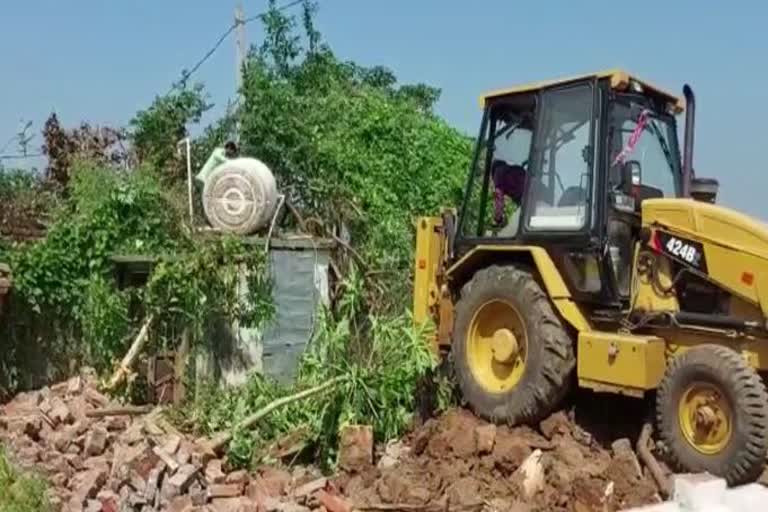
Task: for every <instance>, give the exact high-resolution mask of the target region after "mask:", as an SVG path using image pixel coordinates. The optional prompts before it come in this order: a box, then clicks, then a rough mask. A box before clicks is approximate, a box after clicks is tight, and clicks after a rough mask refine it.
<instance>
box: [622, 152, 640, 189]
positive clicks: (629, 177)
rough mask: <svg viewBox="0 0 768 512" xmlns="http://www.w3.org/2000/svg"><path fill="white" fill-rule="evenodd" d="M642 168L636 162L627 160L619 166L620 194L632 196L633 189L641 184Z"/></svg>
mask: <svg viewBox="0 0 768 512" xmlns="http://www.w3.org/2000/svg"><path fill="white" fill-rule="evenodd" d="M642 175H643V172H642V168H641V166H640V162H638V161H637V160H627V161H626V162H624V165H622V166H621V184H620V188H621V192H622V193H624V194H626V195H628V196H629V195H632V189H633V187H635V186H637V185H640V183H641V182H642Z"/></svg>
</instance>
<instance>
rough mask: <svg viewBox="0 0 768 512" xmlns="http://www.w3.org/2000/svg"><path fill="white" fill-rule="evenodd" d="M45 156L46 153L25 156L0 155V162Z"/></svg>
mask: <svg viewBox="0 0 768 512" xmlns="http://www.w3.org/2000/svg"><path fill="white" fill-rule="evenodd" d="M41 156H45V153H27V154H25V155H0V160H26V159H27V158H38V157H41Z"/></svg>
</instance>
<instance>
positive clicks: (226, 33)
mask: <svg viewBox="0 0 768 512" xmlns="http://www.w3.org/2000/svg"><path fill="white" fill-rule="evenodd" d="M303 2H304V0H293V1H292V2H288V3H287V4H285V5H281V6H280V7H277V8H276V11H278V12H281V11H285V10H287V9H290V8H291V7H295V6H297V5H299V4H301V3H303ZM269 12H270V11H264V12H262V13H260V14H257V15H255V16H251V17H249V18H246V19H245V20H243V21H242V23H243V25H247V24H248V23H251V22H252V21H256V20H258V19H260V18H261V17H262V16H264V15H265V14H268V13H269ZM238 24H239V22H235V23H233V24H232V25H230V27H229V28H228V29H227V30H226V31H224V33H223V34H221V36H219V39H218V40H217V41H216V43H215V44H214V45H213V46H212V47H211V49H210V50H208V51H207V52H205V55H203V56H202V58H200V60H198V61H197V62H196V63H195V65H194V66H192V67H191V68H190V69H189V71H186V72H184V73H183V75H182V77H181V80H179V82H177V83H176V84H174V85H173V86H172V87H171V90H170V91H168V92H169V93H170V92H173V90H174V89H176V88H177V87H179V86H180V85H181V84H184V83H185V82H186V81H187V80H189V78H190V77H191V76H192V75H193V74H194V73H195V72H196V71H197V70H198V69H200V66H202V65H203V64H205V61H207V60H208V59H210V58H211V56H212V55H213V54H214V53H216V50H218V49H219V47H220V46H221V45H222V44H224V41H225V40H226V39H227V37H229V35H230V34H232V32H234V31H235V29H236V28H237V26H238Z"/></svg>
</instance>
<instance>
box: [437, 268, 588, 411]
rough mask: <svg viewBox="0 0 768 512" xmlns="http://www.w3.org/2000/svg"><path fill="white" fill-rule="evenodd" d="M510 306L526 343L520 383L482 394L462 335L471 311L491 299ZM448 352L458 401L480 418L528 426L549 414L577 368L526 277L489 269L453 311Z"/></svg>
mask: <svg viewBox="0 0 768 512" xmlns="http://www.w3.org/2000/svg"><path fill="white" fill-rule="evenodd" d="M496 298H498V299H503V300H505V301H508V302H509V303H511V304H512V305H513V306H514V307H515V308H516V309H517V310H518V311H519V312H520V315H521V316H522V317H523V322H524V324H525V331H526V336H527V340H528V348H527V358H526V367H525V370H524V372H523V374H522V376H521V378H520V382H519V383H518V384H517V385H516V386H515V387H514V388H512V389H510V390H508V391H506V392H503V393H492V392H489V391H487V390H486V389H484V388H483V387H482V386H481V385H480V384H479V383H478V382H477V381H476V380H475V378H474V376H473V374H472V371H471V370H470V367H469V363H468V360H467V350H466V344H467V339H466V338H467V336H466V335H467V331H468V328H469V324H470V322H471V321H472V318H473V316H474V314H475V311H476V310H477V309H478V308H479V307H481V306H482V305H483V304H485V303H486V302H488V301H489V300H493V299H496ZM452 353H453V359H454V365H455V370H456V377H457V380H458V382H459V387H460V389H461V393H462V397H463V398H464V400H465V401H466V402H467V403H468V405H469V406H470V408H471V409H472V410H473V411H474V412H475V413H476V414H478V415H479V416H481V417H483V418H485V419H486V420H489V421H493V422H498V423H500V422H505V423H509V424H513V425H517V424H523V423H527V424H532V423H535V422H538V421H540V420H542V419H543V418H544V417H546V416H547V415H548V414H549V413H551V412H552V411H553V410H554V409H555V408H556V407H557V406H558V405H559V404H560V403H561V401H562V399H563V398H564V397H565V395H566V394H567V392H568V390H569V388H570V385H571V383H572V376H573V371H574V369H575V367H576V357H575V354H574V347H573V340H572V339H571V337H570V336H569V335H568V333H567V332H566V330H565V329H564V328H563V325H562V323H561V322H560V318H559V317H558V316H557V315H556V314H555V312H554V310H553V309H552V304H551V302H550V300H549V297H548V296H547V294H546V293H544V291H543V290H542V288H541V286H539V283H538V282H537V281H536V279H534V277H533V275H532V274H531V272H529V271H528V270H527V269H523V268H521V267H517V266H498V265H493V266H490V267H487V268H484V269H482V270H480V271H478V272H477V273H476V274H475V275H474V276H473V277H472V279H471V280H470V281H469V282H468V283H467V284H465V285H464V287H463V288H462V290H461V298H460V299H459V301H458V302H457V303H456V306H455V321H454V330H453V343H452Z"/></svg>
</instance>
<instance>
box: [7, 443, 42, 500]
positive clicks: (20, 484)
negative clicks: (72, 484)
mask: <svg viewBox="0 0 768 512" xmlns="http://www.w3.org/2000/svg"><path fill="white" fill-rule="evenodd" d="M46 489H47V486H46V485H45V482H43V480H41V479H39V478H37V477H35V476H32V475H27V474H22V473H20V472H19V471H18V470H17V469H16V468H14V467H13V466H12V464H11V462H10V460H8V456H7V454H6V453H5V449H4V448H3V447H2V446H0V511H2V512H47V511H49V510H50V504H49V502H48V499H47V497H46Z"/></svg>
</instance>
